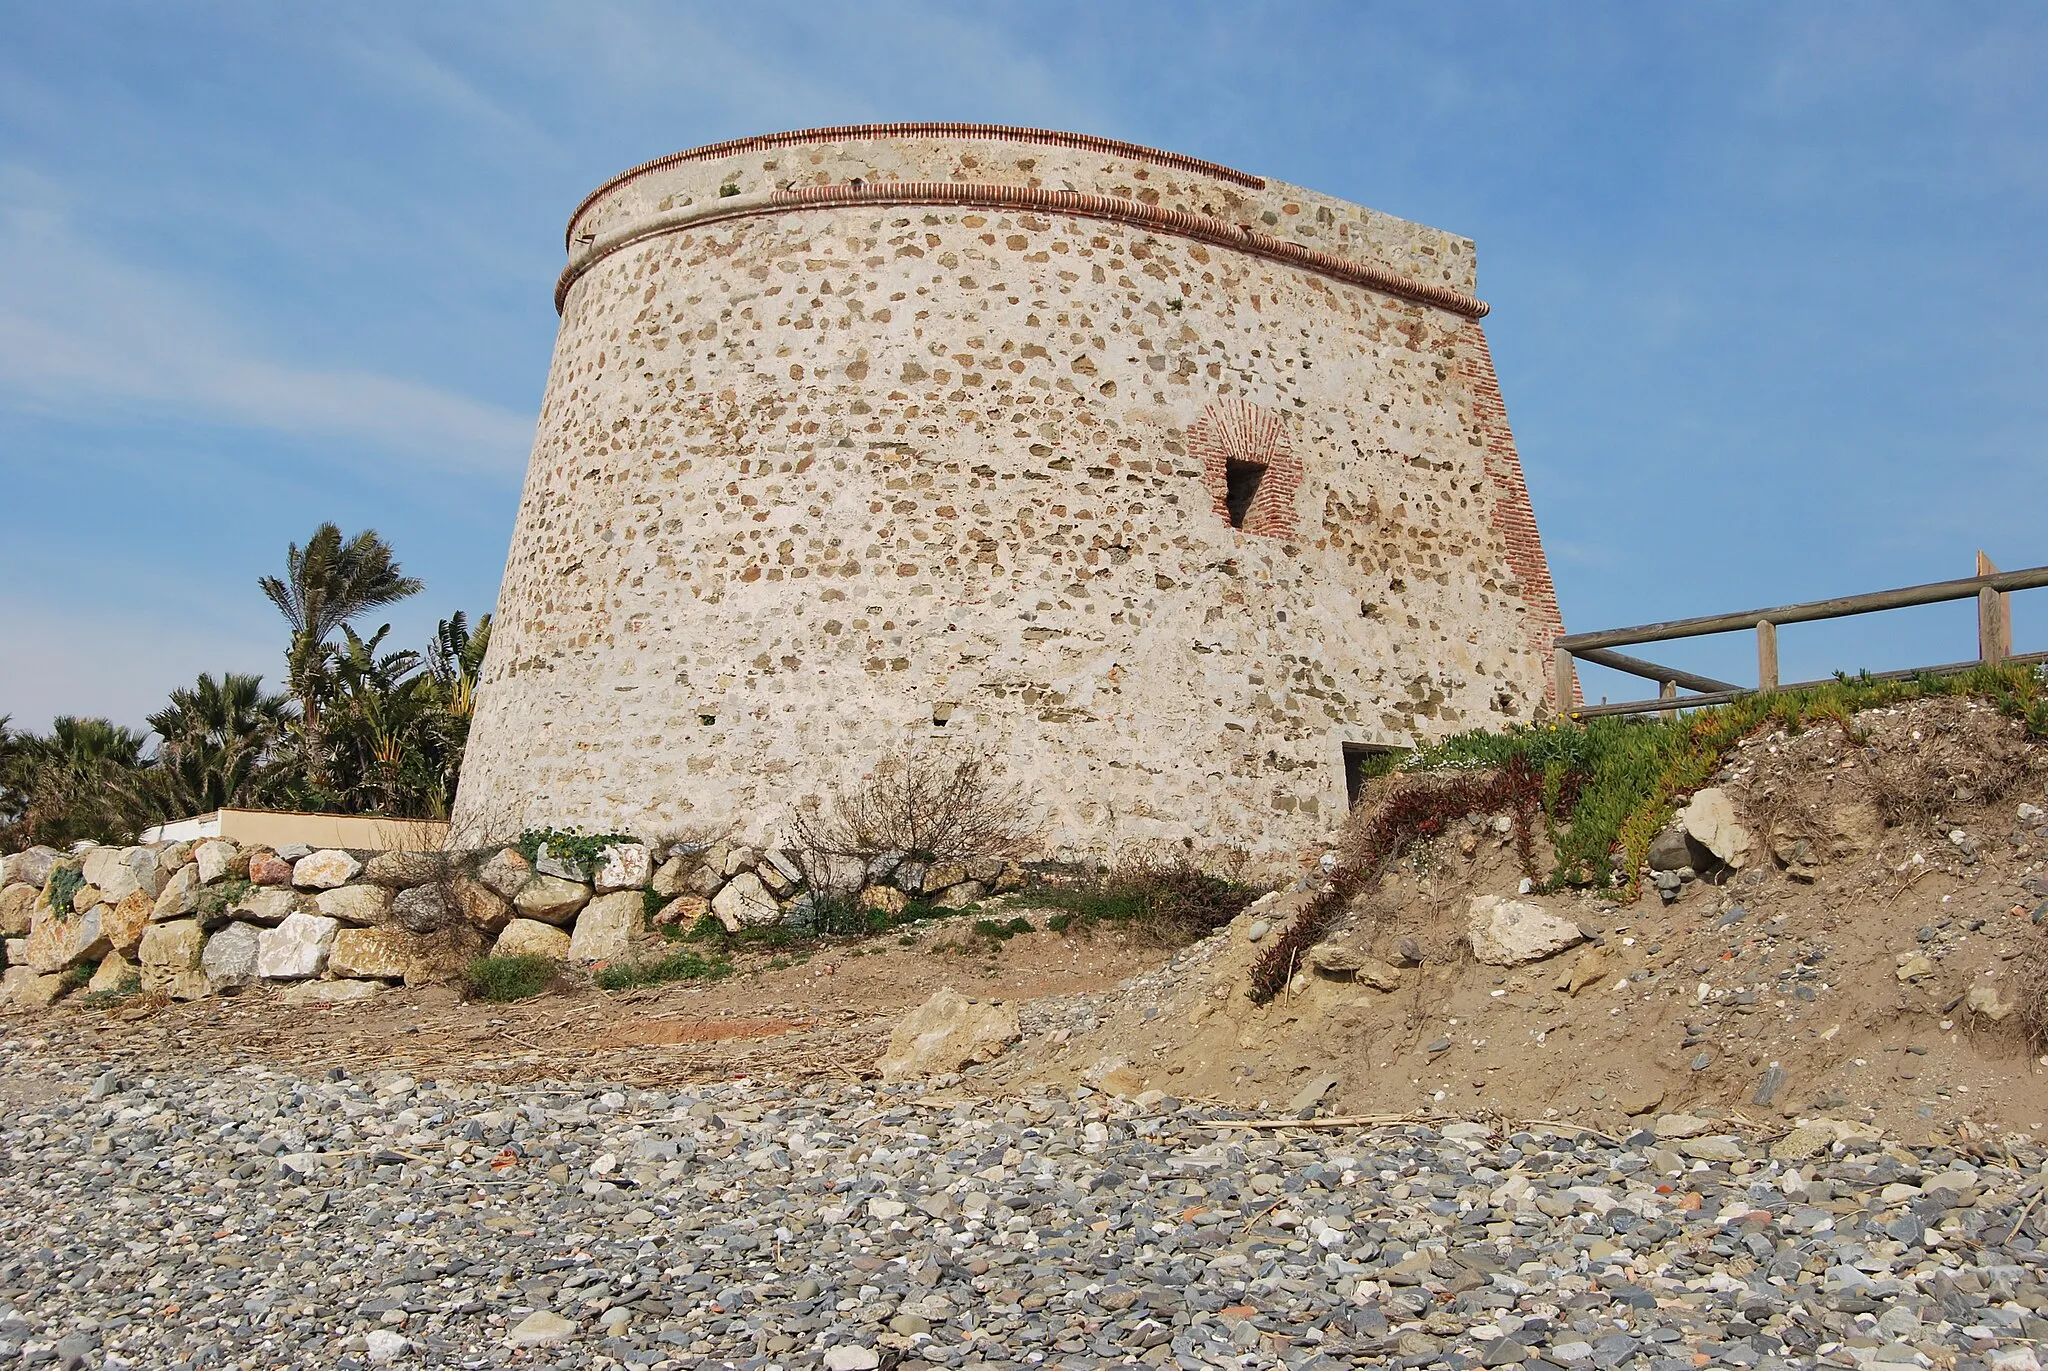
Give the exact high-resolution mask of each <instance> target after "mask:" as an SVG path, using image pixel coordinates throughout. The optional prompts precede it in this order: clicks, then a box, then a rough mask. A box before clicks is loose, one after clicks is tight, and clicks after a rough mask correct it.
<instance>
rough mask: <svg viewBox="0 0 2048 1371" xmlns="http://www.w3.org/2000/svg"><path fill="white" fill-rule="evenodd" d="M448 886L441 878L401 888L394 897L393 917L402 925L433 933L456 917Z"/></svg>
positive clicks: (420, 931)
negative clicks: (438, 880)
mask: <svg viewBox="0 0 2048 1371" xmlns="http://www.w3.org/2000/svg"><path fill="white" fill-rule="evenodd" d="M448 896H449V890H448V887H447V886H446V885H443V884H441V883H439V882H437V883H435V884H433V885H416V886H414V887H413V888H412V889H410V890H401V891H399V892H398V894H397V895H395V896H393V897H392V900H391V918H392V920H393V921H394V922H395V923H397V924H398V926H399V927H400V928H404V929H407V930H409V931H411V932H414V933H432V932H433V931H434V930H435V929H437V928H446V927H447V926H448V925H449V924H450V923H452V922H454V920H455V910H454V908H453V907H452V905H451V903H450V901H449V898H448Z"/></svg>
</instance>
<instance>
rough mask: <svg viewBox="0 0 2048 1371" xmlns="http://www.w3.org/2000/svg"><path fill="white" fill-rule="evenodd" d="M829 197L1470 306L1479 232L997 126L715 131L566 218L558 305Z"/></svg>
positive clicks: (1091, 140)
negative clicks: (723, 229) (1154, 240)
mask: <svg viewBox="0 0 2048 1371" xmlns="http://www.w3.org/2000/svg"><path fill="white" fill-rule="evenodd" d="M830 206H847V207H854V208H859V207H863V206H885V207H886V206H903V207H915V206H925V207H932V208H952V209H958V208H962V207H981V208H986V209H989V210H995V211H1003V212H1011V213H1015V212H1026V213H1029V212H1038V213H1045V214H1063V215H1077V216H1080V217H1084V218H1093V219H1100V220H1109V221H1113V222H1118V223H1122V224H1125V225H1128V226H1131V227H1134V228H1138V229H1141V230H1145V231H1149V232H1154V233H1158V234H1161V235H1170V236H1174V237H1181V238H1190V239H1193V240H1195V241H1198V242H1202V243H1206V244H1208V245H1211V246H1215V247H1222V248H1225V249H1227V250H1231V251H1235V252H1244V253H1248V254H1251V255H1253V256H1258V257H1265V258H1269V259H1272V260H1275V261H1280V262H1283V263H1286V264H1288V265H1291V266H1294V267H1298V268H1302V269H1305V270H1308V271H1312V272H1315V273H1317V274H1319V275H1323V276H1327V277H1331V278H1334V279H1337V280H1341V281H1345V282H1348V283H1350V284H1353V285H1361V286H1366V287H1369V288H1371V289H1374V290H1379V291H1384V292H1386V293H1388V294H1392V295H1398V296H1402V297H1404V298H1407V299H1412V300H1415V301H1418V302H1419V303H1422V304H1427V305H1433V306H1435V307H1437V308H1440V309H1446V310H1449V311H1451V312H1452V313H1455V314H1461V315H1464V316H1465V317H1467V318H1475V319H1476V318H1479V317H1481V316H1483V315H1484V314H1485V313H1486V310H1487V307H1486V305H1485V303H1484V302H1482V301H1480V300H1477V299H1474V298H1473V296H1472V294H1471V292H1472V290H1473V287H1474V285H1475V281H1476V272H1475V267H1474V257H1473V249H1472V243H1471V240H1469V239H1466V238H1461V237H1459V236H1457V235H1455V234H1450V233H1445V232H1443V231H1442V230H1439V229H1433V228H1428V227H1426V226H1424V225H1421V224H1415V223H1411V222H1409V221H1407V220H1404V219H1398V218H1395V217H1394V216H1393V215H1389V214H1381V213H1379V212H1378V211H1376V210H1370V209H1366V208H1365V207H1363V206H1361V205H1354V204H1351V203H1349V202H1348V201H1344V200H1339V199H1336V198H1334V197H1332V196H1328V195H1322V194H1319V193H1317V192H1315V191H1309V190H1304V189H1302V188H1300V187H1298V186H1290V185H1287V184H1285V183H1283V182H1279V181H1273V180H1269V179H1267V178H1265V177H1262V176H1254V175H1252V174H1250V173H1248V172H1242V171H1238V170H1235V169H1234V168H1231V167H1226V166H1223V165H1221V164H1220V163H1216V162H1208V161H1204V160H1202V159H1201V158H1197V157H1188V156H1185V155H1183V154H1181V153H1176V152H1165V151H1162V150H1160V149H1158V148H1149V147H1145V146H1142V145H1140V144H1137V143H1126V142H1121V141H1119V140H1117V139H1113V138H1099V137H1095V136H1092V135H1089V134H1080V133H1061V132H1056V131H1054V130H1050V129H1032V128H1012V127H1008V126H1005V125H1000V124H943V123H939V124H928V123H916V124H849V125H840V126H835V127H831V128H819V129H801V130H796V131H793V132H789V133H771V134H764V135H761V136H759V137H754V138H741V139H734V140H732V141H729V142H723V143H708V144H706V145H704V146H703V147H697V148H690V149H687V150H685V151H683V152H677V153H671V154H670V155H668V156H666V157H660V158H656V159H655V160H653V161H651V162H643V163H641V164H640V165H639V166H637V167H633V168H631V169H629V170H627V171H624V172H621V173H620V174H619V175H617V176H614V177H613V178H612V179H611V180H609V181H607V182H605V183H604V184H603V185H601V186H599V187H598V188H597V189H596V190H594V191H592V192H591V193H590V194H589V195H588V196H586V197H585V198H584V200H583V203H582V204H580V205H578V206H577V207H576V211H575V213H573V214H571V215H570V216H569V224H568V228H567V230H566V234H565V238H566V247H567V249H568V254H569V262H568V266H567V267H566V269H565V270H564V271H563V272H562V275H561V279H560V280H559V281H558V283H557V285H556V290H555V306H556V308H557V309H561V308H562V307H563V306H564V305H565V303H566V301H567V298H568V294H569V291H570V290H571V289H572V288H573V287H574V286H575V284H576V282H577V281H578V280H579V279H581V278H582V277H583V275H584V274H586V273H587V272H588V271H589V270H590V269H591V267H593V266H594V265H596V264H597V263H598V262H599V261H602V260H603V259H604V258H605V257H607V256H609V255H611V254H612V253H614V252H617V251H619V250H620V249H622V248H626V247H630V246H632V245H633V244H635V243H639V242H643V241H645V240H647V239H648V238H651V237H656V236H660V235H663V234H668V233H678V232H684V231H688V230H691V229H696V228H703V227H709V226H711V225H714V224H717V223H720V222H725V221H730V220H735V219H743V218H752V217H757V216H761V215H771V214H777V213H789V212H800V211H804V210H811V209H818V208H822V207H830Z"/></svg>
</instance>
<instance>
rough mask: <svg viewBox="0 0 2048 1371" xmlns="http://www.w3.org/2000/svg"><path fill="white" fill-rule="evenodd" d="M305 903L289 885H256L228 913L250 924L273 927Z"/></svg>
mask: <svg viewBox="0 0 2048 1371" xmlns="http://www.w3.org/2000/svg"><path fill="white" fill-rule="evenodd" d="M305 903H306V902H305V900H304V898H303V897H302V896H300V895H298V894H297V893H295V892H294V891H293V890H292V889H291V887H289V886H276V885H265V886H257V887H256V888H255V889H253V890H251V891H249V893H248V894H246V895H244V896H243V897H242V898H241V899H239V900H237V901H235V904H234V907H233V908H232V909H230V910H229V911H228V913H229V914H230V915H232V916H233V917H235V918H237V919H245V920H247V921H248V922H250V923H252V924H263V925H265V926H267V927H272V928H274V927H276V926H277V925H278V924H281V923H283V922H284V921H285V920H286V919H288V918H290V917H291V916H292V915H293V914H296V913H297V912H298V911H299V910H300V909H301V908H303V907H304V905H305Z"/></svg>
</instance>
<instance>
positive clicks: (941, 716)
mask: <svg viewBox="0 0 2048 1371" xmlns="http://www.w3.org/2000/svg"><path fill="white" fill-rule="evenodd" d="M951 722H953V706H951V705H933V706H932V727H933V728H944V727H945V726H946V725H947V724H949V723H951Z"/></svg>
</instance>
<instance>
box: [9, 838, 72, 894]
mask: <svg viewBox="0 0 2048 1371" xmlns="http://www.w3.org/2000/svg"><path fill="white" fill-rule="evenodd" d="M63 855H64V854H63V853H61V852H59V851H58V850H57V849H56V848H54V847H31V848H29V849H28V850H26V851H24V852H10V853H9V854H7V855H6V856H5V857H0V885H32V886H35V887H36V888H37V889H39V890H40V889H41V888H42V884H43V882H44V881H47V880H49V879H50V871H51V868H53V867H55V866H56V865H57V862H58V860H59V859H60V858H62V857H63Z"/></svg>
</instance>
